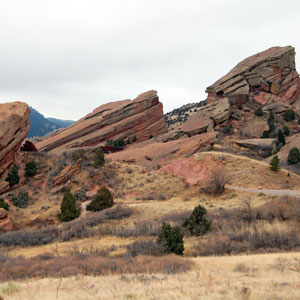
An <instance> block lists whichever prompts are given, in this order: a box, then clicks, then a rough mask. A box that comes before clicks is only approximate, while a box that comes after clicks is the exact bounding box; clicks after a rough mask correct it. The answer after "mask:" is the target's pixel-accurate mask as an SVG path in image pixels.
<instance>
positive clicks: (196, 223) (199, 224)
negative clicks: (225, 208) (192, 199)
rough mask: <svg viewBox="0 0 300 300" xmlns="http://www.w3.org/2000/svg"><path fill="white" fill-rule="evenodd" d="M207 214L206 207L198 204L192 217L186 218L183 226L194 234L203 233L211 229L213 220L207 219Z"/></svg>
mask: <svg viewBox="0 0 300 300" xmlns="http://www.w3.org/2000/svg"><path fill="white" fill-rule="evenodd" d="M206 214H207V210H206V208H205V207H203V206H201V205H198V206H196V207H195V208H194V210H193V212H192V214H191V215H190V217H189V218H187V219H185V221H184V222H183V224H182V226H183V227H186V228H187V229H188V230H189V232H190V233H191V234H192V235H198V236H199V235H203V234H205V233H207V232H208V231H210V230H211V221H209V220H207V219H206V216H205V215H206Z"/></svg>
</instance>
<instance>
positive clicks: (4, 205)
mask: <svg viewBox="0 0 300 300" xmlns="http://www.w3.org/2000/svg"><path fill="white" fill-rule="evenodd" d="M0 208H4V209H5V210H9V205H8V204H7V203H6V202H5V201H4V199H2V198H0Z"/></svg>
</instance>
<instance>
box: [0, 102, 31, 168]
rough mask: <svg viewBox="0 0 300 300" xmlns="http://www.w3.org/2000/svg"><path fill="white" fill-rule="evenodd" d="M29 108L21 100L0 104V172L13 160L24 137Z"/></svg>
mask: <svg viewBox="0 0 300 300" xmlns="http://www.w3.org/2000/svg"><path fill="white" fill-rule="evenodd" d="M29 115H30V109H29V107H28V105H27V104H25V103H23V102H13V103H4V104H0V174H2V173H3V172H4V171H5V170H6V169H7V168H8V166H9V165H10V164H11V163H12V162H13V161H14V159H15V156H16V153H17V151H18V150H19V148H20V146H21V145H22V142H23V140H24V139H25V138H26V136H27V134H28V131H29V128H30V122H29Z"/></svg>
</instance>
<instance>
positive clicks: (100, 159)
mask: <svg viewBox="0 0 300 300" xmlns="http://www.w3.org/2000/svg"><path fill="white" fill-rule="evenodd" d="M104 164H105V159H104V152H103V150H102V148H101V147H99V148H98V149H97V150H96V152H95V156H94V166H95V167H96V168H99V167H102V166H104Z"/></svg>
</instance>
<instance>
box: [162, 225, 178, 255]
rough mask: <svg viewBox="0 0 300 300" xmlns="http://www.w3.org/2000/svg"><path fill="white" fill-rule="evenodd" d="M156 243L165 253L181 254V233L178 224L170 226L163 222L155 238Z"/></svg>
mask: <svg viewBox="0 0 300 300" xmlns="http://www.w3.org/2000/svg"><path fill="white" fill-rule="evenodd" d="M157 244H158V245H160V246H161V247H162V248H163V249H164V252H165V253H175V254H177V255H183V252H184V244H183V234H182V233H181V231H180V228H179V227H178V226H175V227H172V226H171V225H170V224H168V223H164V224H163V225H162V229H161V232H160V234H159V236H158V238H157Z"/></svg>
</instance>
